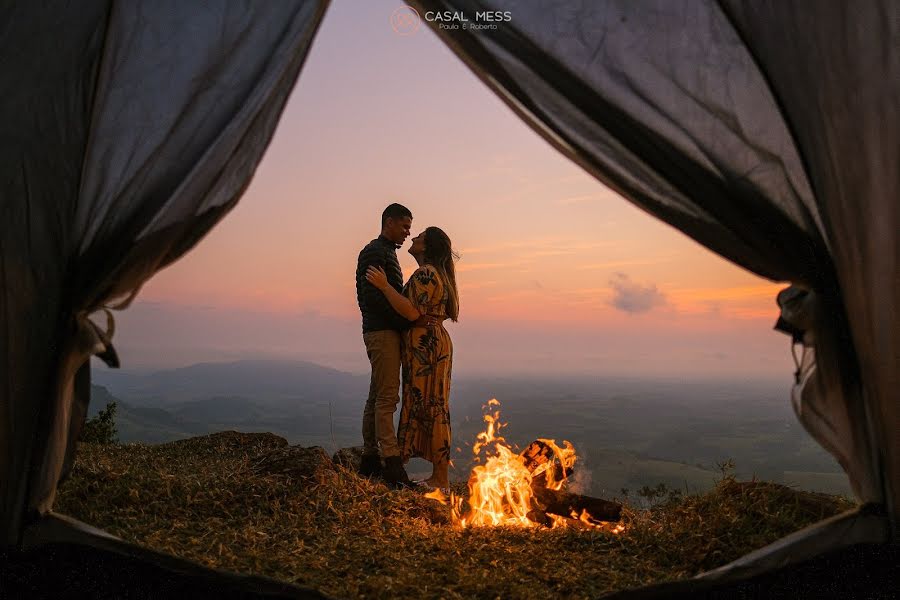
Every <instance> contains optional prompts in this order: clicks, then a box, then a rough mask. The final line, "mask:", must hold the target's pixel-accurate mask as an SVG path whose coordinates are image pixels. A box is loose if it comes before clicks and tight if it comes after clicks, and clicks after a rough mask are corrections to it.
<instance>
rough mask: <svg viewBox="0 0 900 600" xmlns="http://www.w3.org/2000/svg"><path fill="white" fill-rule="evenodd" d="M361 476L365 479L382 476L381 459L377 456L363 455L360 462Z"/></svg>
mask: <svg viewBox="0 0 900 600" xmlns="http://www.w3.org/2000/svg"><path fill="white" fill-rule="evenodd" d="M359 474H360V475H362V476H363V477H378V476H380V475H381V458H379V456H378V455H377V454H363V455H362V459H361V460H360V462H359Z"/></svg>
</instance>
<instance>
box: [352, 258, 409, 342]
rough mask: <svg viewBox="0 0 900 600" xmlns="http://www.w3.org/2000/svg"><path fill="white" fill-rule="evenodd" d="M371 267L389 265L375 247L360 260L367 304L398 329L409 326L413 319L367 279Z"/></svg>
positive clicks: (383, 267) (363, 290) (363, 292)
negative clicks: (405, 314)
mask: <svg viewBox="0 0 900 600" xmlns="http://www.w3.org/2000/svg"><path fill="white" fill-rule="evenodd" d="M369 267H376V268H381V269H382V270H384V269H385V268H386V267H387V260H386V259H385V257H384V255H383V254H382V253H381V252H378V251H377V250H376V249H374V248H370V249H368V251H367V252H365V253H364V254H363V255H362V256H361V257H360V260H359V269H360V275H359V276H360V277H361V278H362V280H361V281H362V286H363V287H362V294H363V298H364V299H365V302H366V306H367V307H369V309H370V310H372V311H376V312H378V313H379V314H381V315H382V316H384V317H385V318H386V319H388V321H389V322H390V323H391V324H393V325H394V326H395V327H396V328H398V329H405V328H407V327H409V325H410V324H411V323H412V320H410V319H407V318H405V317H404V316H403V315H401V314H400V313H398V312H397V311H396V310H394V308H393V307H392V306H391V303H390V302H389V301H388V299H387V298H386V297H385V295H384V294H383V293H382V292H381V290H379V289H378V288H376V287H375V286H374V285H372V284H371V283H369V282H368V281H367V280H366V270H367V269H368V268H369Z"/></svg>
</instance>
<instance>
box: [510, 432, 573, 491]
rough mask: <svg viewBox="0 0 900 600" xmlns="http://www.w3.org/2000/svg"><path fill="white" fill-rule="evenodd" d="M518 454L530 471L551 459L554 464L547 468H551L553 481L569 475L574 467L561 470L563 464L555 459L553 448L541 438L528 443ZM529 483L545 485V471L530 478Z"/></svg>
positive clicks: (539, 485)
mask: <svg viewBox="0 0 900 600" xmlns="http://www.w3.org/2000/svg"><path fill="white" fill-rule="evenodd" d="M520 456H521V457H522V459H523V461H524V462H525V468H526V469H528V470H529V471H531V472H532V473H534V472H535V471H536V470H538V469H539V468H540V467H542V466H543V465H546V464H547V463H548V462H551V461H552V462H553V463H554V464H553V466H551V467H549V468H548V470H549V469H553V479H554V480H555V481H559V480H561V479H564V478H566V477H569V476H570V475H572V473H573V472H574V469H572V468H571V467H570V468H568V469H565V470H563V466H562V465H561V464H559V461H558V460H556V457H555V456H554V454H553V449H552V448H551V447H550V445H549V444H547V443H546V442H543V441H541V440H534V441H533V442H531V443H530V444H528V447H527V448H525V450H523V451H522V452H521V453H520ZM531 485H532V487H534V486H538V487H547V471H543V472H541V473H539V474H538V475H536V476H535V477H534V479H533V480H532V483H531Z"/></svg>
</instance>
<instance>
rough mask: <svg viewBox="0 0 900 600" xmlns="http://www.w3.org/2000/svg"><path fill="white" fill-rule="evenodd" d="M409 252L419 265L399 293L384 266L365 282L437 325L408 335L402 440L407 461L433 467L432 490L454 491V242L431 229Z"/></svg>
mask: <svg viewBox="0 0 900 600" xmlns="http://www.w3.org/2000/svg"><path fill="white" fill-rule="evenodd" d="M409 253H410V254H412V256H413V258H415V259H416V262H417V263H418V264H419V268H418V269H416V272H415V273H413V274H412V276H411V277H410V278H409V281H407V282H406V285H405V286H404V288H403V293H402V294H400V293H398V292H397V290H395V289H394V288H393V287H391V286H390V285H389V284H388V282H387V277H386V275H385V273H384V271H383V270H382V269H381V268H377V269H376V268H374V267H370V268H369V270H368V272H367V273H366V279H367V280H368V281H369V283H371V284H372V285H374V286H375V287H377V288H378V289H380V290H381V291H382V292H383V293H384V295H385V296H386V297H387V299H388V301H389V302H390V303H391V306H393V307H394V310H396V311H397V312H398V313H400V314H401V315H403V316H404V317H406V318H407V319H409V320H410V321H415V320H416V319H418V318H419V317H421V316H422V315H429V316H431V317H433V318H434V319H435V320H436V323H437V324H436V325H434V326H433V327H417V326H413V327H411V328H410V329H408V330H406V331H405V332H404V334H403V354H402V357H403V358H402V360H403V407H402V408H401V409H400V425H399V427H398V428H397V442H398V443H399V445H400V453H401V456H402V457H403V462H404V463H405V462H406V461H408V460H409V459H410V458H413V457H420V458H424V459H425V460H427V461H429V462H430V463H431V465H432V473H431V477H429V478H428V479H426V480H425V482H424V483H425V484H426V485H428V486H430V487H437V488H442V489H444V488H448V487H450V475H449V467H450V406H449V402H450V370H451V365H452V363H453V343H452V342H451V341H450V334H448V333H447V330H446V329H444V325H443V321H444V320H445V319H447V318H448V317H449V318H450V319H452V320H453V321H456V320H457V319H458V317H459V294H458V293H457V291H456V273H455V269H454V268H453V261H454V259H455V258H457V255H456V253H455V252H454V251H453V249H452V247H451V245H450V238H449V237H447V234H446V233H444V232H443V231H442V230H441V229H439V228H437V227H429V228H427V229H426V230H425V231H423V232H422V233H420V234H419V235H418V236H416V237H415V238H413V240H412V246H410V248H409Z"/></svg>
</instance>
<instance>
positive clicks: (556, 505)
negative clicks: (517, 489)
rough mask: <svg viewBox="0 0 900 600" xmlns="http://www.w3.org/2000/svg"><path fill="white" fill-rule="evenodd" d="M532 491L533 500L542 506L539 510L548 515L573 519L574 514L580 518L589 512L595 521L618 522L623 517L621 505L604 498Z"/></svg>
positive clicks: (559, 492)
mask: <svg viewBox="0 0 900 600" xmlns="http://www.w3.org/2000/svg"><path fill="white" fill-rule="evenodd" d="M531 491H532V492H533V493H534V496H533V500H537V503H538V504H539V505H540V506H539V507H538V508H539V509H540V510H543V512H545V513H547V514H551V515H557V516H560V517H570V518H571V517H572V514H573V513H574V514H575V515H576V516H578V515H581V513H582V511H587V514H588V516H589V517H590V518H591V519H593V520H595V521H618V520H619V519H620V518H621V516H622V505H621V504H618V503H616V502H610V501H609V500H603V499H602V498H593V497H591V496H583V495H581V494H573V493H572V492H564V491H562V490H551V489H548V488H545V487H541V486H537V487H535V486H532V488H531ZM532 506H533V505H532ZM529 518H530V517H529ZM532 520H535V519H532ZM535 521H536V520H535Z"/></svg>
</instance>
